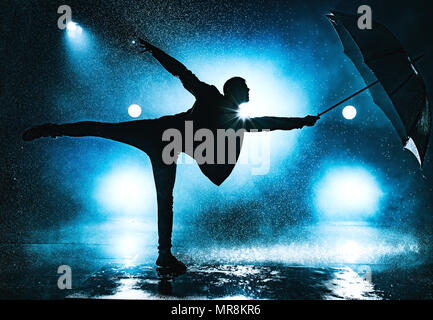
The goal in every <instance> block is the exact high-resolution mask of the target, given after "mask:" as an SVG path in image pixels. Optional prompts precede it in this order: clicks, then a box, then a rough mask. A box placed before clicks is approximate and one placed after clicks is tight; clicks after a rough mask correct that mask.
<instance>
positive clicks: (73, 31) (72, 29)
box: [66, 21, 83, 37]
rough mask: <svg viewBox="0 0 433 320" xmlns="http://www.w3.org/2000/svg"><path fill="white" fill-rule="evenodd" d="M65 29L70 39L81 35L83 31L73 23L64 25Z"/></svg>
mask: <svg viewBox="0 0 433 320" xmlns="http://www.w3.org/2000/svg"><path fill="white" fill-rule="evenodd" d="M66 29H67V30H68V35H69V36H71V37H74V36H76V35H78V34H81V33H82V31H83V29H82V28H81V27H80V26H79V25H78V24H77V23H76V22H73V21H69V22H68V24H67V25H66Z"/></svg>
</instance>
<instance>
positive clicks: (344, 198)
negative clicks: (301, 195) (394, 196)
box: [315, 167, 383, 220]
mask: <svg viewBox="0 0 433 320" xmlns="http://www.w3.org/2000/svg"><path fill="white" fill-rule="evenodd" d="M315 193H316V208H317V211H318V212H319V213H320V214H323V215H324V216H325V217H328V218H336V219H343V220H347V219H348V220H352V219H355V220H357V219H360V218H361V219H362V218H368V217H371V216H372V215H374V214H375V213H376V212H377V210H378V209H379V203H380V200H381V198H382V196H383V192H382V190H381V188H380V186H379V184H378V183H377V181H376V179H375V177H374V176H372V175H371V173H370V172H368V171H367V170H365V169H364V168H356V167H355V168H354V167H335V168H332V169H331V170H328V172H327V173H326V174H325V176H324V177H323V178H322V179H321V181H320V182H319V183H317V185H316V187H315Z"/></svg>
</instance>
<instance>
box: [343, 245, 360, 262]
mask: <svg viewBox="0 0 433 320" xmlns="http://www.w3.org/2000/svg"><path fill="white" fill-rule="evenodd" d="M338 249H339V255H340V256H341V257H343V258H344V259H343V260H344V262H348V263H355V262H357V261H358V259H359V257H361V256H362V253H363V248H362V247H361V246H360V245H359V244H358V243H357V242H355V241H353V240H348V241H346V242H345V243H344V244H343V245H342V246H341V247H339V248H338Z"/></svg>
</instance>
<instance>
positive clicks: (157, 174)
mask: <svg viewBox="0 0 433 320" xmlns="http://www.w3.org/2000/svg"><path fill="white" fill-rule="evenodd" d="M161 158H162V152H161V153H160V154H158V155H155V156H153V157H152V156H151V162H152V169H153V176H154V179H155V187H156V197H157V201H158V236H159V240H158V244H159V246H158V251H159V256H158V260H157V261H156V264H157V265H158V266H160V267H164V268H170V269H173V270H175V271H185V270H186V266H185V265H184V264H183V263H182V262H180V261H179V260H177V259H176V258H175V257H174V256H173V255H172V254H171V234H172V229H173V188H174V182H175V179H176V163H173V164H170V165H167V164H165V163H164V162H163V161H162V159H161Z"/></svg>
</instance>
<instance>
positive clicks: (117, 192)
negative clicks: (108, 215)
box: [95, 166, 156, 215]
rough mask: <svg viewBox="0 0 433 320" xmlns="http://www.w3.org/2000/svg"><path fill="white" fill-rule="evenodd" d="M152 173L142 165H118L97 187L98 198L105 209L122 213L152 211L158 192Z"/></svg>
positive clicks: (96, 194)
mask: <svg viewBox="0 0 433 320" xmlns="http://www.w3.org/2000/svg"><path fill="white" fill-rule="evenodd" d="M154 189H155V186H154V182H153V178H152V175H151V173H149V172H148V170H145V169H144V168H140V167H131V166H124V167H118V168H116V169H115V170H113V171H112V172H110V173H108V174H107V175H105V176H103V177H102V179H101V180H100V181H99V183H98V186H97V188H96V190H95V191H96V192H95V196H96V200H97V201H98V202H99V203H100V204H101V205H102V206H103V207H104V209H105V210H107V211H110V212H113V213H119V214H122V215H130V214H132V215H134V214H140V215H142V214H143V212H146V211H151V209H152V208H153V207H154V206H155V204H156V195H155V194H156V192H155V191H154Z"/></svg>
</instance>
